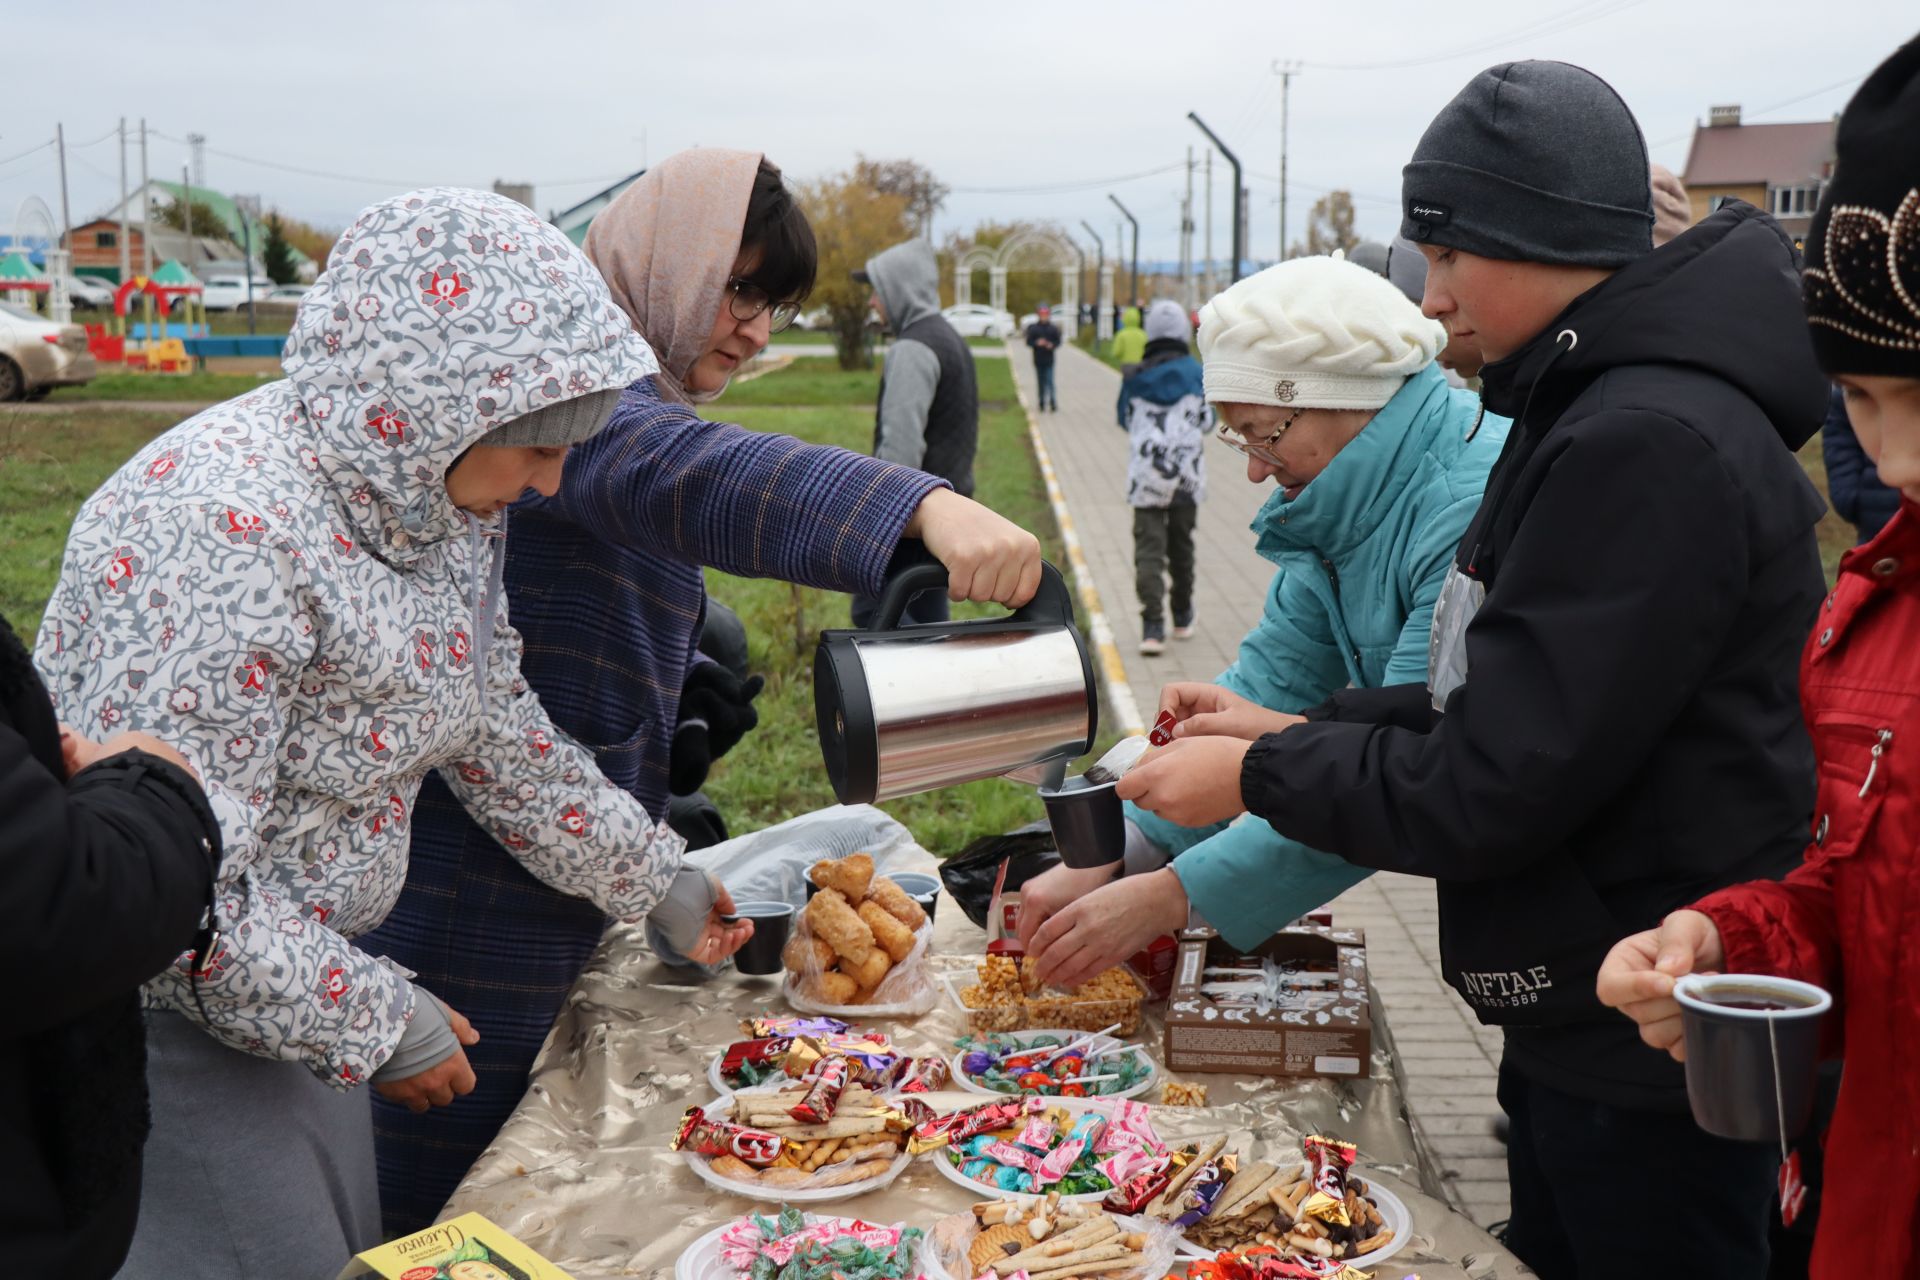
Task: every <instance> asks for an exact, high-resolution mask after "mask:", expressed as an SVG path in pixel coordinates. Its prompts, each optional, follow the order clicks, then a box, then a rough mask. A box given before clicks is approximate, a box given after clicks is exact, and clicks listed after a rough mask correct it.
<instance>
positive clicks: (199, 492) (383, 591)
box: [36, 189, 744, 1276]
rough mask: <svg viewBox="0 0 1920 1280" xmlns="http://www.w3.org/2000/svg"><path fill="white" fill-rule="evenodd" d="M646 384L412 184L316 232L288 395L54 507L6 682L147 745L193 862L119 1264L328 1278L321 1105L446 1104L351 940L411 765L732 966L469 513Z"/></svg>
mask: <svg viewBox="0 0 1920 1280" xmlns="http://www.w3.org/2000/svg"><path fill="white" fill-rule="evenodd" d="M655 367H656V365H655V361H654V357H653V354H652V352H651V351H650V349H649V348H648V346H647V344H646V343H645V341H643V340H642V339H641V338H640V337H639V336H638V335H636V334H635V333H634V332H633V331H632V328H631V326H630V325H629V323H628V322H627V318H626V317H625V316H624V315H623V314H621V312H620V311H619V310H618V309H617V308H616V307H615V305H614V303H613V300H612V299H611V297H610V296H609V295H608V293H607V290H606V287H605V286H604V284H603V283H602V282H601V280H600V278H599V276H598V275H597V274H596V273H595V271H594V269H593V267H592V266H591V265H590V264H589V263H588V262H587V261H586V259H585V258H584V257H582V256H581V255H580V253H579V251H578V250H576V249H575V248H574V247H573V246H572V244H570V243H569V242H568V241H567V240H566V239H565V237H563V236H562V235H560V234H559V233H558V232H557V231H556V230H555V229H554V228H553V227H551V226H549V225H547V224H546V223H544V222H541V221H540V220H539V219H538V218H537V217H535V216H534V215H533V214H532V213H530V212H529V211H527V210H526V209H524V208H522V207H521V206H519V205H517V204H514V203H513V202H511V201H508V200H505V199H503V198H501V197H498V196H493V195H487V194H483V193H480V192H470V191H457V190H450V189H438V190H427V191H419V192H414V193H412V194H411V195H407V196H403V197H399V198H396V199H393V200H389V201H386V202H384V203H382V204H379V205H376V206H374V207H373V208H371V209H369V210H367V211H366V212H365V213H363V214H362V215H361V216H360V218H359V219H358V220H356V221H355V223H354V224H353V226H352V227H350V228H349V229H348V230H347V232H346V233H345V235H343V236H342V237H341V239H340V242H339V243H338V244H337V245H336V246H335V248H334V250H333V253H332V256H331V259H330V261H329V264H328V269H327V272H326V274H325V275H324V276H322V277H321V279H320V281H319V283H318V284H316V285H315V287H314V288H313V290H312V291H311V292H310V293H309V294H308V295H307V297H306V298H305V299H304V300H303V301H302V303H301V307H300V310H299V313H298V315H297V318H296V320H295V323H294V328H293V332H292V334H291V335H290V337H289V339H288V343H287V354H286V358H285V368H286V372H287V375H288V376H287V378H286V380H285V381H281V382H276V383H272V384H269V385H267V386H265V387H262V388H261V389H260V390H259V391H257V392H255V393H253V394H251V395H247V396H243V397H241V398H239V399H236V400H232V401H229V402H227V403H226V404H222V405H218V406H215V407H214V408H212V409H209V410H207V411H206V412H204V413H201V414H199V415H197V416H195V417H193V418H190V419H188V420H187V421H186V422H183V423H181V424H180V425H179V426H177V427H175V428H173V429H172V430H171V431H169V432H167V433H166V434H165V435H163V436H161V437H160V438H159V439H157V440H155V441H154V442H153V443H152V444H150V445H149V446H148V447H146V448H145V449H143V450H141V451H140V452H139V453H138V454H137V455H135V457H134V458H133V459H132V460H131V461H130V462H128V463H127V464H126V465H125V466H123V467H122V468H121V469H120V470H119V471H118V472H117V473H116V474H115V475H114V476H113V478H112V479H110V480H109V481H108V482H107V483H106V484H105V485H104V486H103V487H102V488H101V489H100V491H99V492H98V493H97V494H95V495H94V496H93V497H92V498H91V499H89V500H88V502H87V503H86V504H85V506H84V507H83V508H82V510H81V512H80V514H79V517H78V518H77V519H76V521H75V523H74V528H73V532H72V535H71V538H70V540H69V542H68V546H67V552H66V559H65V563H64V564H63V566H62V569H61V576H60V582H59V586H58V588H57V590H56V591H55V594H54V597H53V600H52V602H51V603H50V604H49V606H48V612H47V619H46V622H45V625H44V626H43V627H42V629H41V632H40V638H39V646H38V651H37V654H36V661H37V662H38V664H39V666H40V667H41V669H42V671H43V672H44V673H45V675H46V677H47V680H48V683H49V685H50V686H51V687H52V689H53V692H54V696H55V699H56V701H57V704H58V706H59V710H60V713H61V715H62V717H63V718H65V719H66V720H67V721H69V722H70V723H72V724H74V725H75V726H77V727H81V728H82V729H83V731H87V732H95V731H97V734H98V735H99V736H104V735H106V734H110V733H117V732H120V731H122V730H125V729H148V730H153V731H156V732H162V733H164V734H165V735H166V736H167V737H168V738H169V740H170V741H172V742H174V743H176V744H177V745H178V747H179V749H180V751H181V752H182V754H184V755H185V756H186V757H187V758H188V759H189V760H190V761H192V763H193V764H194V765H195V766H196V767H197V768H198V769H199V770H200V772H201V774H202V776H203V777H204V778H205V780H206V783H207V789H208V792H209V796H210V800H211V803H212V805H213V809H214V812H215V814H216V816H217V818H218V819H219V822H220V827H221V833H222V836H223V838H224V841H225V845H226V852H225V858H224V861H223V865H222V867H221V872H220V878H219V881H218V887H217V903H216V918H215V920H214V921H213V924H214V927H215V929H216V930H217V933H216V934H215V935H214V937H215V941H214V942H213V943H211V944H210V945H208V946H207V947H205V948H203V950H204V952H205V954H203V955H196V954H195V953H192V952H189V953H187V954H186V955H184V956H182V957H181V958H180V960H179V961H178V962H176V964H175V965H174V966H173V967H172V968H171V969H169V970H168V971H167V972H165V973H163V974H162V975H161V976H159V977H157V978H155V979H154V980H153V981H152V982H151V983H149V984H148V986H147V988H146V999H147V1006H148V1010H149V1012H148V1015H147V1018H148V1026H149V1044H150V1053H151V1059H150V1066H149V1078H150V1084H151V1085H152V1091H153V1096H154V1116H155V1121H156V1126H155V1132H154V1137H153V1141H152V1144H151V1145H150V1146H149V1148H148V1167H149V1169H150V1170H151V1171H152V1173H151V1175H150V1176H149V1177H148V1179H147V1184H146V1185H147V1194H146V1196H145V1199H144V1200H143V1205H142V1221H141V1223H140V1226H139V1231H138V1234H137V1236H136V1238H135V1241H134V1246H133V1251H132V1254H131V1258H130V1261H129V1264H128V1269H127V1270H126V1271H124V1272H122V1274H123V1275H132V1276H138V1275H150V1274H151V1275H159V1274H179V1275H186V1274H192V1275H196V1276H212V1275H226V1274H233V1275H265V1274H276V1275H279V1274H287V1273H286V1271H285V1257H284V1256H283V1255H282V1254H281V1252H280V1251H279V1249H278V1247H277V1242H283V1241H286V1240H299V1241H300V1242H301V1246H300V1249H299V1250H298V1253H299V1254H300V1255H302V1256H310V1257H312V1258H313V1259H314V1261H315V1269H316V1271H317V1272H323V1273H324V1274H326V1275H332V1274H333V1273H334V1271H335V1270H336V1269H337V1268H338V1267H339V1266H340V1265H341V1263H342V1262H344V1260H345V1256H346V1253H347V1252H349V1251H352V1250H356V1249H360V1248H364V1247H367V1246H368V1245H370V1244H372V1243H376V1242H377V1238H376V1235H375V1233H377V1230H378V1212H377V1203H376V1201H377V1195H376V1193H375V1192H374V1190H373V1161H372V1155H371V1132H370V1124H369V1118H368V1115H369V1113H368V1106H367V1098H366V1095H365V1092H364V1091H362V1090H356V1089H355V1088H354V1086H356V1085H359V1084H360V1083H362V1082H363V1081H368V1080H372V1081H373V1082H374V1083H375V1084H376V1086H379V1087H381V1089H382V1092H383V1093H387V1094H388V1095H389V1096H398V1097H401V1098H403V1099H404V1100H406V1101H407V1102H408V1103H409V1104H410V1105H418V1106H420V1107H425V1106H427V1105H429V1104H445V1103H446V1102H449V1101H451V1099H452V1096H453V1094H454V1093H455V1092H464V1091H465V1090H466V1089H468V1088H471V1087H472V1073H471V1071H469V1070H467V1068H466V1065H465V1058H464V1056H463V1055H462V1053H461V1048H460V1044H459V1043H457V1042H456V1039H455V1036H456V1034H457V1035H458V1036H459V1038H460V1039H463V1040H467V1041H469V1042H470V1041H471V1040H472V1038H473V1036H474V1033H473V1032H472V1030H471V1029H470V1028H468V1027H467V1025H466V1023H465V1020H464V1019H462V1018H460V1017H459V1016H458V1015H457V1014H456V1015H452V1016H451V1017H449V1015H448V1013H447V1012H446V1011H445V1010H444V1009H443V1007H442V1006H440V1005H439V1004H438V1003H437V1002H436V1001H435V1000H433V999H432V998H431V997H430V996H427V995H425V993H424V992H423V991H421V990H420V989H417V988H416V987H414V986H413V984H412V983H411V982H410V981H409V980H408V979H409V976H410V975H408V974H407V973H405V972H404V971H400V970H398V969H396V968H395V967H393V966H390V965H388V964H385V963H383V962H382V961H381V960H379V959H377V958H375V957H374V956H372V955H368V954H366V953H364V952H362V951H360V950H358V949H357V948H356V947H355V946H354V944H353V942H352V941H351V939H353V938H354V937H355V936H357V935H359V934H362V933H364V932H366V931H367V930H369V929H371V928H372V927H373V926H374V925H376V924H378V923H379V922H380V920H381V919H382V917H383V916H385V914H386V913H387V911H388V909H389V908H390V907H391V906H392V904H393V901H394V899H395V898H396V896H397V895H398V894H399V892H400V887H401V883H402V881H403V880H404V878H405V876H406V867H407V856H406V855H407V844H408V828H409V815H410V811H411V808H412V805H413V801H414V796H415V792H416V791H417V789H418V787H419V785H420V781H421V779H422V778H423V777H424V776H425V775H426V774H427V773H428V772H429V771H438V772H439V774H440V776H441V777H442V778H444V779H445V780H446V782H447V784H448V786H449V787H450V788H451V789H452V791H453V792H454V794H455V795H456V796H457V797H458V798H459V799H460V801H461V803H463V804H464V805H465V806H466V807H467V808H468V810H469V811H470V812H472V813H473V815H474V816H475V818H476V819H477V820H478V821H479V822H480V823H481V824H482V825H483V826H484V827H485V828H486V829H487V830H488V831H490V832H491V833H492V834H493V835H494V836H495V838H496V839H498V840H499V841H500V842H501V844H503V845H504V846H506V847H507V848H508V849H510V850H512V851H513V852H514V854H515V855H516V856H517V857H518V858H520V859H521V861H522V862H523V863H524V864H525V865H526V867H527V868H528V869H529V870H530V871H532V872H533V873H534V874H535V875H537V876H539V877H540V878H541V879H542V880H544V881H545V882H546V883H548V884H550V885H552V886H553V887H555V888H557V889H560V890H562V891H564V892H567V893H573V894H578V895H580V896H582V897H586V898H589V899H591V900H592V901H593V902H594V903H596V904H597V905H598V906H599V907H600V908H601V909H603V910H605V911H606V912H607V913H609V914H610V915H613V916H615V917H618V918H622V919H627V920H636V919H639V918H641V917H647V916H649V915H650V913H651V919H652V920H653V922H654V923H655V924H656V925H659V926H660V927H661V928H662V931H663V932H665V933H666V934H667V935H668V936H669V938H671V939H672V941H673V942H674V944H675V945H676V946H677V947H680V948H682V949H684V950H686V951H688V952H689V953H690V954H694V955H697V956H700V957H701V958H703V959H705V958H716V959H717V958H718V957H719V956H720V955H724V954H726V953H727V952H728V951H730V950H731V949H732V948H733V947H737V946H738V945H739V941H740V940H741V934H742V933H743V932H744V931H743V930H738V929H735V930H722V929H720V928H718V927H716V926H715V925H713V924H711V923H709V921H708V907H709V906H710V905H711V894H710V893H709V892H708V891H707V886H706V885H705V884H704V881H703V878H701V877H699V876H698V873H691V874H692V875H693V877H694V879H695V880H698V881H701V883H699V884H698V885H697V886H696V887H697V888H698V889H699V890H700V891H701V893H702V894H706V896H705V897H700V895H698V894H697V895H696V897H697V898H698V900H699V905H698V906H697V908H695V909H693V910H686V909H676V904H677V903H678V902H679V900H680V899H681V897H682V895H681V893H680V892H679V890H678V888H677V882H678V881H679V880H681V879H685V878H686V877H684V876H683V875H682V873H681V866H680V863H681V858H680V854H681V850H682V843H681V841H680V840H679V838H678V837H676V836H674V835H673V834H672V833H671V832H670V831H668V829H667V828H666V826H665V825H664V824H656V823H655V821H654V820H653V818H652V817H651V816H650V815H649V814H648V813H647V811H646V810H645V808H643V807H642V805H641V804H640V803H639V802H637V801H636V800H634V799H633V797H632V796H630V795H628V794H627V793H626V792H624V791H622V790H621V789H619V788H618V787H615V786H613V785H612V784H610V783H608V782H607V781H606V780H605V779H604V778H603V776H602V775H601V772H600V770H599V769H598V767H597V766H596V765H595V764H594V761H593V758H592V756H591V755H590V754H589V753H588V752H587V751H586V750H585V749H584V748H582V747H581V746H580V745H579V744H577V743H576V742H574V741H573V740H572V739H570V738H568V737H567V736H566V735H564V734H563V733H561V732H560V731H559V730H557V729H555V728H554V727H553V725H552V723H551V722H550V721H549V719H548V717H547V715H546V713H545V712H544V711H543V710H542V709H541V707H540V704H539V701H538V699H537V698H535V697H534V696H533V695H532V694H530V693H529V692H528V690H527V687H526V684H525V682H524V681H523V680H522V679H521V676H520V663H519V656H520V654H519V651H520V641H519V637H518V636H517V635H516V634H515V632H514V631H513V630H512V629H511V628H510V627H509V625H508V623H507V619H506V616H505V607H504V598H503V593H502V591H501V586H500V571H501V570H500V562H501V556H500V555H499V554H498V538H497V534H498V532H499V524H500V521H499V519H498V518H497V512H498V511H499V509H500V508H501V507H503V506H504V505H505V504H506V503H507V502H509V501H511V500H512V499H513V498H514V497H516V496H517V495H518V494H519V493H520V492H521V490H522V489H523V488H525V487H537V488H542V489H543V490H544V491H545V492H552V491H553V490H554V488H555V487H556V486H557V484H558V479H559V474H560V459H561V458H563V457H564V455H565V453H566V446H567V445H568V444H570V443H573V442H575V441H578V440H581V439H584V438H586V437H588V436H591V435H592V434H593V433H594V432H596V431H597V430H599V428H600V427H601V426H602V425H604V424H605V422H606V420H607V417H608V415H609V414H610V413H611V412H612V409H613V407H614V404H615V402H616V401H617V399H618V397H619V394H620V391H621V390H622V389H623V388H625V387H626V386H627V385H628V384H630V383H632V382H634V381H635V380H637V379H639V378H642V377H645V376H647V375H648V374H650V373H652V372H653V371H654V369H655ZM476 445H484V446H486V447H483V448H479V449H475V447H474V446H476ZM502 446H504V447H502ZM516 468H517V469H516ZM489 484H491V486H492V487H491V489H490V490H489V488H488V485H489ZM663 913H664V914H663ZM418 1082H426V1083H424V1084H422V1083H418Z"/></svg>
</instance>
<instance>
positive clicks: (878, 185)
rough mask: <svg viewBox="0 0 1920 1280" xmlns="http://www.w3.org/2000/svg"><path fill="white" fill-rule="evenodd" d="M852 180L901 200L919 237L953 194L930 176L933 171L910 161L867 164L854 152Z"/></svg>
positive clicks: (871, 161)
mask: <svg viewBox="0 0 1920 1280" xmlns="http://www.w3.org/2000/svg"><path fill="white" fill-rule="evenodd" d="M853 176H854V178H855V179H857V180H858V181H860V182H864V183H865V184H866V185H867V186H869V187H871V188H873V189H874V190H875V191H878V192H880V193H881V194H883V195H890V196H899V197H901V198H902V199H904V200H905V201H906V202H907V216H908V217H909V218H911V219H912V220H913V224H914V226H915V227H916V228H917V229H918V230H919V232H920V234H921V235H925V234H927V228H928V227H929V226H930V225H932V223H933V215H934V214H936V213H938V212H939V211H940V209H941V208H942V207H944V206H945V205H946V203H947V197H948V196H949V195H951V194H952V193H953V188H951V187H949V186H947V185H946V184H945V183H944V182H941V181H940V180H939V179H938V178H936V177H934V176H933V170H931V169H929V168H927V167H926V166H925V165H923V164H920V163H918V162H917V161H913V160H870V159H868V158H867V157H866V156H864V155H860V154H859V153H857V152H856V153H855V157H854V163H853Z"/></svg>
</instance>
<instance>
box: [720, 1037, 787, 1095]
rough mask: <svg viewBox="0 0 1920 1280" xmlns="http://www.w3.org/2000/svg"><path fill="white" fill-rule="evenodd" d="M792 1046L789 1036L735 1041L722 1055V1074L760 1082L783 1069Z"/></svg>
mask: <svg viewBox="0 0 1920 1280" xmlns="http://www.w3.org/2000/svg"><path fill="white" fill-rule="evenodd" d="M792 1047H793V1040H792V1039H791V1038H790V1037H787V1036H771V1037H765V1038H762V1039H759V1040H738V1041H735V1042H734V1043H733V1044H730V1045H728V1046H727V1050H726V1052H725V1053H724V1054H722V1055H721V1057H720V1074H721V1075H722V1076H724V1077H725V1078H726V1079H729V1080H733V1079H746V1080H748V1081H749V1082H750V1083H754V1084H758V1083H759V1082H760V1081H761V1080H763V1079H765V1078H766V1077H768V1076H770V1075H773V1074H774V1073H775V1072H776V1071H779V1070H781V1069H782V1064H783V1063H784V1062H785V1061H786V1057H787V1050H788V1049H790V1048H792ZM749 1068H751V1070H749Z"/></svg>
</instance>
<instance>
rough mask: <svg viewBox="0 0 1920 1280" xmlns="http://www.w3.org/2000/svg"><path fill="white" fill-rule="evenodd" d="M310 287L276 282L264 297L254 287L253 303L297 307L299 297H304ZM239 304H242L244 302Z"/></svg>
mask: <svg viewBox="0 0 1920 1280" xmlns="http://www.w3.org/2000/svg"><path fill="white" fill-rule="evenodd" d="M258 283H259V282H258V281H256V282H255V284H256V286H257V285H258ZM311 288H313V286H312V285H310V284H276V285H274V286H273V287H272V288H270V289H268V290H267V296H266V297H264V298H263V297H261V296H260V294H259V292H258V291H257V288H256V291H255V293H254V295H253V305H255V306H256V307H283V308H284V307H297V306H299V305H300V299H302V298H304V297H306V296H307V290H309V289H311ZM241 305H243V306H244V305H245V303H242V304H241Z"/></svg>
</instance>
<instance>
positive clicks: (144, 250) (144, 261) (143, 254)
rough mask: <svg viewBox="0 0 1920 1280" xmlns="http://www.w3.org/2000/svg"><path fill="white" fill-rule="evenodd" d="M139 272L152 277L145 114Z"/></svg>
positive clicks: (142, 123) (150, 191)
mask: <svg viewBox="0 0 1920 1280" xmlns="http://www.w3.org/2000/svg"><path fill="white" fill-rule="evenodd" d="M140 274H141V275H142V276H143V277H145V278H147V279H151V278H152V277H153V183H151V182H149V181H148V180H147V118H146V117H145V116H141V117H140ZM148 296H149V297H151V296H152V295H148Z"/></svg>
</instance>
